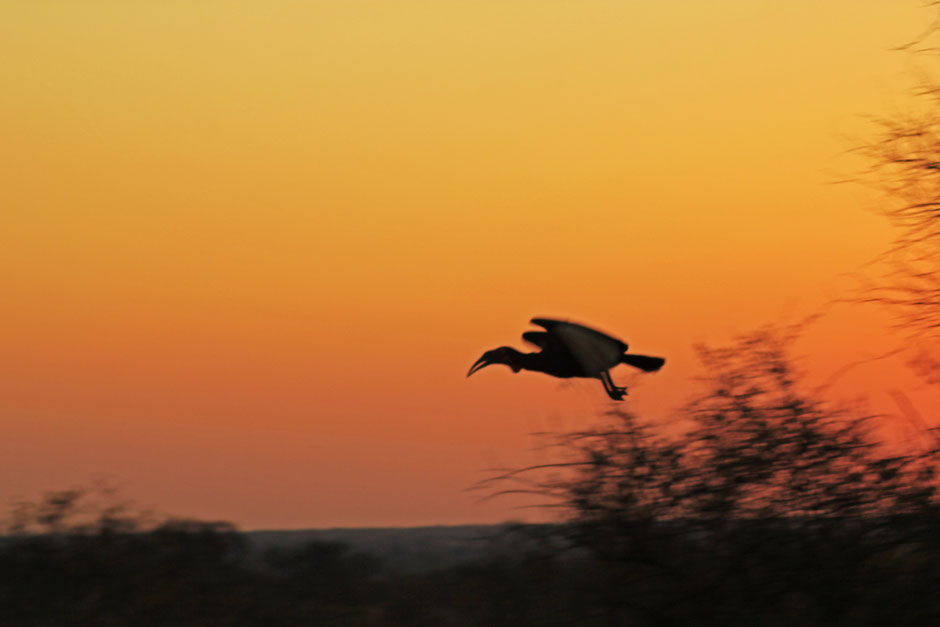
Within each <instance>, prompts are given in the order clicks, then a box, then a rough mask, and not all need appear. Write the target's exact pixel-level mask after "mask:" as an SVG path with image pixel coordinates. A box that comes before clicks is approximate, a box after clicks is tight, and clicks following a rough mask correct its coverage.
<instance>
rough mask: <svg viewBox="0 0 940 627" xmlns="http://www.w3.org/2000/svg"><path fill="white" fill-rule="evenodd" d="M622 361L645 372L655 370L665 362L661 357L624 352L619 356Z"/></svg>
mask: <svg viewBox="0 0 940 627" xmlns="http://www.w3.org/2000/svg"><path fill="white" fill-rule="evenodd" d="M621 360H622V361H623V363H625V364H627V365H628V366H633V367H634V368H639V369H640V370H643V371H645V372H656V371H657V370H659V369H660V368H662V367H663V364H664V363H666V360H665V359H663V358H662V357H650V356H648V355H631V354H630V353H624V354H623V357H622V358H621Z"/></svg>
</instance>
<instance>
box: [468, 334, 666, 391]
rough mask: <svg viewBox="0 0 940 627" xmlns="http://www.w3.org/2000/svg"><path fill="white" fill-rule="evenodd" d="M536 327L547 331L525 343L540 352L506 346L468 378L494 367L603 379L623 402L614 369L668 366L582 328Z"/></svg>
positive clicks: (484, 359)
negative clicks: (497, 365)
mask: <svg viewBox="0 0 940 627" xmlns="http://www.w3.org/2000/svg"><path fill="white" fill-rule="evenodd" d="M532 324H536V325H538V326H540V327H542V328H543V329H545V330H544V331H526V332H525V333H523V334H522V339H524V340H525V341H527V342H529V343H530V344H533V345H535V346H538V347H539V348H540V349H541V350H540V351H538V352H534V353H523V352H520V351H518V350H516V349H514V348H511V347H509V346H502V347H500V348H497V349H494V350H491V351H488V352H486V353H484V354H483V356H482V357H480V359H478V360H477V361H476V363H475V364H473V367H471V368H470V372H469V373H467V376H468V377H469V376H470V375H471V374H473V373H474V372H476V371H477V370H479V369H481V368H484V367H486V366H489V365H492V364H505V365H507V366H509V367H510V368H512V370H513V372H519V371H520V370H531V371H533V372H543V373H545V374H547V375H551V376H553V377H558V378H561V379H570V378H572V377H583V378H589V379H600V380H601V381H602V382H603V384H604V390H605V391H606V392H607V394H608V396H610V397H611V398H612V399H614V400H618V401H619V400H623V396H624V395H625V394H626V391H627V390H626V388H623V387H617V386H615V385H614V383H613V381H612V380H611V378H610V372H609V370H610V369H611V368H613V367H615V366H617V365H619V364H622V363H624V364H628V365H630V366H633V367H635V368H639V369H641V370H645V371H647V372H653V371H656V370H659V369H660V368H661V367H662V366H663V364H664V363H665V360H664V359H662V358H660V357H648V356H646V355H632V354H629V353H627V352H626V351H627V348H628V346H627V344H626V343H625V342H623V341H621V340H618V339H617V338H615V337H612V336H610V335H607V334H606V333H602V332H600V331H597V330H596V329H592V328H590V327H586V326H584V325H581V324H576V323H574V322H568V321H567V320H554V319H552V318H533V319H532Z"/></svg>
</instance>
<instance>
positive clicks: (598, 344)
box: [522, 318, 627, 373]
mask: <svg viewBox="0 0 940 627" xmlns="http://www.w3.org/2000/svg"><path fill="white" fill-rule="evenodd" d="M531 322H532V324H536V325H538V326H540V327H542V328H543V329H545V331H546V333H540V332H538V331H529V332H527V333H526V334H523V336H522V337H523V339H525V340H526V341H530V342H532V343H533V344H536V345H537V346H539V345H540V344H538V342H544V343H545V344H546V346H543V347H542V348H543V350H548V348H547V347H558V349H559V350H566V351H567V352H568V353H570V354H571V356H572V357H574V358H575V359H576V360H577V361H578V363H579V364H581V367H582V369H583V370H584V371H585V372H589V373H594V372H597V373H600V372H601V371H603V370H607V369H609V368H613V367H614V366H616V365H617V364H619V363H620V361H621V359H622V357H623V354H624V352H625V351H626V350H627V344H626V342H623V341H621V340H619V339H617V338H615V337H611V336H609V335H607V334H606V333H601V332H600V331H597V330H596V329H592V328H590V327H586V326H584V325H582V324H577V323H574V322H568V321H567V320H554V319H552V318H532V321H531ZM527 336H529V337H527ZM542 336H547V339H546V338H543V337H542ZM533 340H537V341H533Z"/></svg>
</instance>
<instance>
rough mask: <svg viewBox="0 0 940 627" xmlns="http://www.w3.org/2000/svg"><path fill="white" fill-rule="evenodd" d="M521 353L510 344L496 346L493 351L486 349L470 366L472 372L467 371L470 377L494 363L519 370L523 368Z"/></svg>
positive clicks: (514, 370) (515, 370)
mask: <svg viewBox="0 0 940 627" xmlns="http://www.w3.org/2000/svg"><path fill="white" fill-rule="evenodd" d="M520 354H521V353H520V352H519V351H517V350H516V349H514V348H510V347H509V346H500V347H499V348H494V349H493V350H491V351H486V352H485V353H483V356H482V357H480V358H479V359H477V360H476V362H474V364H473V365H472V366H471V367H470V372H468V373H467V376H468V377H469V376H470V375H472V374H473V373H474V372H476V371H477V370H482V369H483V368H486V367H487V366H492V365H493V364H504V365H506V366H509V367H510V368H512V371H513V372H519V371H520V370H522V366H521V364H520V363H519V355H520Z"/></svg>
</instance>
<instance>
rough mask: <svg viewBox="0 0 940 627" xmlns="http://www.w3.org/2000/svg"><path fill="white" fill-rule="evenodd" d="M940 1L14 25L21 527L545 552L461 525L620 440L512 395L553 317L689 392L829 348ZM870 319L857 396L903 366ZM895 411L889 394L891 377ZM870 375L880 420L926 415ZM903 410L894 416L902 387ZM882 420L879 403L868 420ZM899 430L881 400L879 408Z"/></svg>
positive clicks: (554, 405) (3, 270)
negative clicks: (909, 43)
mask: <svg viewBox="0 0 940 627" xmlns="http://www.w3.org/2000/svg"><path fill="white" fill-rule="evenodd" d="M927 17H928V16H927V14H926V13H925V11H924V10H923V9H921V8H920V3H918V2H914V1H911V2H885V1H884V0H833V1H831V2H826V3H819V2H810V1H808V0H794V1H792V2H786V3H782V2H760V1H756V0H712V1H710V2H702V1H698V0H695V1H693V0H677V1H674V2H654V1H652V0H643V1H637V2H624V1H622V0H611V1H598V0H581V1H579V2H572V1H557V0H548V1H546V0H532V1H520V0H511V1H506V0H499V1H496V0H491V1H472V2H471V1H454V2H450V1H446V2H445V1H441V0H434V1H430V0H429V1H423V2H416V1H407V2H405V1H391V0H382V1H378V0H375V1H365V0H362V1H355V2H338V1H326V0H323V1H304V2H301V1H288V0H277V1H274V2H257V1H248V0H245V1H232V0H225V1H222V0H205V1H202V2H197V3H194V2H189V1H186V2H184V1H175V2H174V1H165V2H159V3H128V2H125V1H123V0H112V1H104V0H87V1H85V2H81V3H61V2H50V1H42V0H38V1H33V2H20V3H4V4H3V5H2V6H0V58H3V59H4V62H3V63H0V94H3V95H2V96H0V135H2V138H3V144H4V150H3V151H2V152H0V297H2V304H0V347H2V348H0V503H5V502H8V501H9V499H11V498H13V497H15V496H16V495H21V496H25V497H30V498H32V497H35V496H36V495H37V494H38V493H39V492H40V491H42V490H45V489H53V488H62V487H66V486H69V485H73V484H83V483H88V482H89V481H90V479H91V478H93V477H94V476H97V475H110V476H112V477H115V478H116V479H117V480H118V482H119V483H120V484H121V485H123V486H124V493H125V494H126V495H127V496H130V497H133V498H135V499H137V500H138V501H139V502H141V503H143V504H145V505H151V506H154V507H156V508H157V509H159V510H161V511H165V512H169V513H178V514H187V515H192V516H198V517H209V518H222V519H227V520H231V521H233V522H235V523H237V524H239V525H242V526H245V527H249V528H252V527H310V526H330V525H405V524H409V525H411V524H434V523H459V522H476V521H485V522H491V521H497V520H502V519H504V518H507V517H514V516H515V517H518V516H520V515H522V514H521V513H520V512H519V511H518V510H514V509H512V507H511V505H512V504H511V503H507V502H499V501H497V502H489V503H485V504H479V503H477V502H476V501H475V497H474V496H473V495H471V494H467V493H465V492H463V491H462V490H463V489H464V488H466V487H467V486H468V485H470V484H472V483H473V482H474V481H476V480H478V479H480V478H481V477H482V469H483V468H485V467H487V466H490V465H493V464H494V463H505V464H521V463H526V462H529V461H531V460H532V459H533V455H534V453H532V452H531V451H530V450H529V449H530V446H531V445H532V441H531V439H530V438H529V436H528V434H529V433H530V432H531V431H533V430H537V429H543V428H546V427H552V426H568V427H570V426H575V425H585V424H588V423H590V421H591V420H592V417H593V416H594V412H595V411H596V410H598V409H603V408H606V407H607V406H608V403H607V402H606V400H605V397H604V396H603V393H602V391H601V386H600V384H599V383H596V382H583V383H576V384H574V385H570V384H568V385H563V384H560V383H558V382H557V381H553V380H551V379H549V378H547V377H544V376H540V375H534V374H520V375H517V376H513V375H511V374H510V372H509V371H508V370H507V369H501V368H491V369H488V370H486V371H484V372H483V373H481V374H479V375H476V376H475V377H474V378H473V379H469V380H467V379H465V378H464V375H465V373H466V371H467V368H468V367H469V366H470V364H471V363H472V362H473V361H474V360H475V359H476V358H477V357H478V356H479V355H480V353H482V352H483V351H484V350H486V349H489V348H492V347H495V346H498V345H501V344H514V345H516V346H518V347H520V348H521V342H520V340H519V334H520V333H521V332H522V331H523V330H525V329H526V321H527V320H528V319H529V318H530V317H532V316H533V315H556V316H561V317H569V318H573V319H576V320H580V321H584V322H588V323H590V324H593V325H596V326H598V327H600V328H602V329H606V330H609V331H611V332H613V333H615V334H617V335H620V336H621V337H623V338H624V339H626V340H627V341H628V342H630V343H631V345H632V346H633V348H634V349H635V350H637V351H639V352H648V353H650V354H661V355H664V356H666V357H667V358H668V360H669V361H668V364H667V367H666V368H665V369H664V370H663V371H662V372H661V373H659V374H657V375H655V376H648V377H642V378H638V377H635V376H633V375H630V373H628V372H625V371H624V372H621V371H619V370H618V371H615V373H614V377H615V379H617V380H621V381H628V380H629V381H632V382H633V383H635V384H636V388H635V391H634V393H633V395H632V396H631V397H630V403H631V406H632V407H634V408H636V409H639V410H640V411H646V412H650V413H652V414H654V415H663V416H665V415H667V413H668V409H669V408H670V407H673V406H675V404H676V403H678V402H679V401H681V400H682V398H684V396H685V395H686V394H687V393H688V389H689V387H688V385H689V384H688V378H689V377H690V376H691V375H693V374H694V372H695V371H694V358H693V355H692V350H691V345H692V343H693V342H696V341H702V340H704V341H710V342H714V343H721V342H725V341H727V340H728V339H729V338H730V337H732V336H733V335H734V334H735V333H739V332H743V331H747V330H749V329H752V328H754V327H756V326H759V325H761V324H763V323H766V322H772V321H776V320H780V319H782V318H785V319H787V320H794V319H797V318H799V317H800V316H802V315H805V314H807V313H810V312H812V311H814V310H815V309H816V308H817V307H819V306H820V305H821V304H822V303H823V302H825V301H826V300H828V299H830V298H831V297H833V296H834V295H836V294H837V293H838V291H839V290H840V289H843V288H844V287H845V285H846V284H847V282H846V280H845V279H844V277H842V275H843V274H844V273H847V272H851V271H853V270H855V269H856V268H857V267H858V266H859V265H860V264H862V263H864V262H866V261H868V260H869V259H871V258H872V257H873V256H875V255H876V254H877V253H879V252H881V251H882V250H883V249H884V248H885V247H886V246H887V244H888V242H889V241H890V240H891V238H892V235H893V233H892V231H891V229H890V228H889V227H888V226H887V224H886V223H885V222H884V221H883V220H882V219H880V218H879V217H877V216H875V215H874V214H872V213H870V212H867V211H866V208H867V207H869V206H870V205H871V203H872V202H873V197H872V195H871V194H869V193H868V192H866V191H865V190H864V189H862V188H860V187H857V186H849V185H841V186H840V185H832V184H830V183H831V182H832V181H833V180H835V179H837V178H839V176H840V175H841V173H844V172H845V171H851V167H852V164H851V163H850V162H848V161H846V160H845V159H844V157H842V156H840V155H841V153H842V152H844V151H845V150H846V148H848V147H850V146H851V145H852V141H851V140H847V139H846V136H853V135H854V136H856V137H865V133H866V132H867V131H866V129H867V128H868V127H867V126H866V125H865V123H864V121H863V120H862V118H861V117H860V115H861V114H866V113H881V112H886V111H891V110H893V109H894V108H897V107H899V106H903V104H904V103H905V98H904V96H903V90H904V88H905V87H906V86H908V85H910V78H909V76H907V75H905V72H907V71H908V70H909V69H910V64H909V63H907V58H906V57H904V56H903V55H900V54H898V53H891V52H888V48H889V47H891V46H894V45H897V44H899V43H902V42H904V41H906V40H907V39H909V38H910V37H911V36H913V35H914V34H916V33H917V32H918V31H919V30H920V29H921V28H922V27H923V25H924V24H925V23H926V19H927ZM877 322H878V320H877V319H875V318H873V317H872V316H870V315H868V314H867V313H864V312H858V311H845V308H837V309H836V310H835V312H834V313H833V314H832V316H831V317H830V318H828V319H827V320H826V321H824V322H823V324H822V325H821V326H820V327H818V329H817V330H816V331H815V332H814V336H813V341H812V342H811V343H809V342H808V343H807V345H806V346H801V349H803V350H804V351H805V352H806V353H807V364H808V366H810V367H811V369H815V370H816V371H818V372H819V373H820V376H824V375H825V374H826V373H828V372H831V371H834V370H835V369H837V368H838V367H839V366H840V365H842V364H844V363H848V362H850V361H853V360H855V359H858V358H860V357H864V356H866V355H870V354H874V353H876V352H877V350H879V345H878V344H877V343H875V344H874V345H871V344H870V342H871V339H872V337H880V332H879V331H878V330H877V329H876V328H875V326H873V325H875V324H876V323H877ZM866 376H868V377H869V378H868V379H865V377H866ZM883 376H884V375H883V374H879V375H871V374H869V375H866V374H865V373H864V372H860V373H853V377H855V378H854V379H853V378H852V377H849V378H847V379H846V385H845V386H843V387H844V388H845V393H846V394H850V395H852V394H858V393H860V392H861V391H862V390H865V391H867V392H870V393H871V394H873V395H876V396H877V395H879V394H882V395H883V390H882V389H880V388H881V387H882V386H887V385H894V384H895V383H894V382H890V381H883V380H882V379H880V378H875V379H872V378H871V377H883ZM872 381H877V384H872ZM853 386H854V387H853ZM875 402H877V399H876V400H875Z"/></svg>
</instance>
